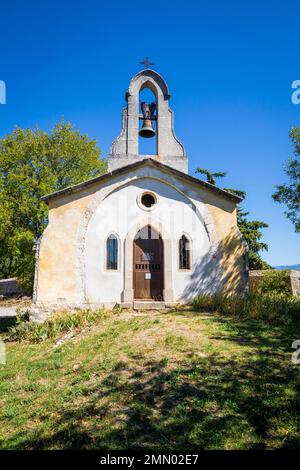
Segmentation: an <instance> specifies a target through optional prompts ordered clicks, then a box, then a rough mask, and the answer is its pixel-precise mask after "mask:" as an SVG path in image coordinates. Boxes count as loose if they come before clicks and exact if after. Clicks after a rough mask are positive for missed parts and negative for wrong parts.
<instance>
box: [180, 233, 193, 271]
mask: <svg viewBox="0 0 300 470" xmlns="http://www.w3.org/2000/svg"><path fill="white" fill-rule="evenodd" d="M179 269H191V254H190V241H189V240H188V238H187V237H186V236H185V235H182V237H181V238H180V240H179Z"/></svg>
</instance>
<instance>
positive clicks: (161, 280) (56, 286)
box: [34, 70, 248, 318]
mask: <svg viewBox="0 0 300 470" xmlns="http://www.w3.org/2000/svg"><path fill="white" fill-rule="evenodd" d="M145 87H149V88H150V89H151V90H152V91H153V93H154V95H155V97H156V106H157V107H156V109H157V115H156V116H155V120H156V126H157V127H156V133H157V155H152V156H149V155H142V156H141V155H138V132H139V123H140V121H141V119H143V117H142V118H141V116H140V114H139V110H138V106H139V93H140V91H141V89H143V88H145ZM126 99H127V106H126V107H125V108H124V110H123V125H122V131H121V134H120V135H119V137H118V138H117V139H116V140H115V141H114V143H113V144H112V147H111V153H110V155H109V158H108V167H109V168H108V169H109V173H107V174H105V175H102V176H99V177H96V178H94V179H93V180H90V181H86V182H83V183H81V184H78V185H76V186H73V187H70V188H66V189H63V190H61V191H58V192H56V193H53V194H50V195H48V196H45V197H44V200H45V201H46V202H47V203H48V204H49V224H48V226H47V228H46V230H45V232H44V234H43V237H42V240H41V243H40V245H39V247H38V249H37V263H36V275H35V287H34V303H35V305H36V307H37V309H36V312H37V313H36V315H37V316H38V315H39V314H40V313H39V312H47V311H48V312H49V311H51V309H53V308H56V307H58V306H70V307H87V306H95V307H98V306H105V307H113V306H114V305H116V304H121V305H126V306H131V305H133V303H134V301H135V300H136V299H137V298H138V299H139V300H141V299H143V295H144V292H146V291H145V289H147V288H148V287H147V286H150V290H149V291H147V292H148V294H149V295H147V296H145V300H146V299H149V298H152V299H153V300H158V298H159V300H160V301H163V302H164V303H165V304H175V303H177V302H189V301H191V300H192V299H193V298H194V297H195V296H196V295H198V294H201V293H209V294H212V293H217V292H227V293H235V292H244V291H245V289H246V288H247V280H248V276H247V274H248V265H247V248H246V246H245V243H244V242H243V240H242V237H241V234H240V232H239V230H238V227H237V221H236V205H237V203H238V202H239V198H237V197H236V196H234V195H232V194H229V193H227V192H226V191H223V190H221V189H219V188H216V187H215V186H213V185H211V184H209V183H206V182H203V181H201V180H198V179H197V178H194V177H191V176H189V175H188V174H187V157H186V154H185V151H184V147H183V145H182V144H181V143H180V141H179V140H178V139H177V138H176V136H175V133H174V129H173V114H172V111H171V110H170V109H169V105H168V103H169V99H170V94H169V92H168V88H167V85H166V84H165V82H164V80H163V79H162V77H161V76H160V75H158V74H157V73H156V72H153V71H151V70H146V71H143V72H140V73H139V74H137V75H136V76H135V77H134V78H133V79H132V81H131V83H130V87H129V90H128V92H127V94H126ZM145 196H147V197H146V199H145ZM147 198H148V199H149V198H150V200H151V201H152V202H151V203H150V204H147V203H146V202H147ZM148 202H149V201H148ZM145 227H146V228H147V230H148V229H149V230H153V234H154V235H155V234H156V235H155V236H156V238H157V242H155V241H154V239H155V236H154V237H153V236H152V235H151V236H150V241H144V239H143V237H140V236H139V234H140V232H139V231H140V230H141V229H143V228H145ZM151 240H152V241H151ZM180 240H181V241H180ZM147 243H148V246H150V248H147ZM148 281H149V284H148ZM158 294H159V295H158ZM36 318H37V317H36ZM43 318H44V317H43Z"/></svg>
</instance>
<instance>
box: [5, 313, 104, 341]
mask: <svg viewBox="0 0 300 470" xmlns="http://www.w3.org/2000/svg"><path fill="white" fill-rule="evenodd" d="M107 315H108V312H107V311H105V310H76V311H65V310H64V311H60V312H56V313H54V314H53V315H51V316H50V317H49V318H48V319H47V320H46V321H45V322H44V323H34V322H30V321H28V317H27V318H26V317H23V319H22V317H20V318H19V319H18V321H17V325H16V326H13V327H11V328H9V336H8V341H22V340H27V341H29V342H31V343H39V342H42V341H45V340H47V339H52V338H56V337H58V336H59V335H60V334H62V333H65V332H68V331H73V330H76V329H78V328H84V327H86V326H89V325H91V324H93V323H96V322H97V321H99V320H100V319H101V318H103V317H106V316H107Z"/></svg>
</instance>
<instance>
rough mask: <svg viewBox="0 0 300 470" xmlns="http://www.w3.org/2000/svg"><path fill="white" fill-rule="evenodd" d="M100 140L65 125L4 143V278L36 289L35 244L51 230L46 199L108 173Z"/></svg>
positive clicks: (0, 258) (0, 165) (0, 193)
mask: <svg viewBox="0 0 300 470" xmlns="http://www.w3.org/2000/svg"><path fill="white" fill-rule="evenodd" d="M99 155H100V151H99V149H98V148H97V146H96V142H95V141H94V140H91V139H89V138H88V137H87V136H86V135H82V134H80V133H79V132H78V131H77V130H76V129H74V127H73V126H72V125H71V124H69V123H65V122H60V123H58V124H57V125H56V126H55V127H54V129H53V130H52V131H51V132H50V133H47V132H44V131H42V130H40V129H35V130H30V129H20V128H17V129H15V130H14V131H13V132H12V133H11V134H10V135H8V136H6V137H4V138H3V139H2V140H0V278H2V277H3V278H6V277H10V276H16V277H18V278H19V279H20V280H21V281H22V282H23V284H24V285H25V286H26V287H30V286H31V285H32V280H33V272H34V253H33V245H34V243H35V242H36V241H37V239H38V238H39V237H40V236H41V234H42V233H43V230H44V228H45V227H46V225H47V214H48V208H47V205H46V204H45V203H44V202H42V201H41V197H42V196H43V195H45V194H48V193H51V192H54V191H57V190H59V189H62V188H65V187H66V186H70V185H73V184H76V183H79V182H81V181H83V180H86V179H88V178H92V177H94V176H96V175H99V174H101V173H103V172H104V171H105V170H106V163H105V161H104V160H100V159H99Z"/></svg>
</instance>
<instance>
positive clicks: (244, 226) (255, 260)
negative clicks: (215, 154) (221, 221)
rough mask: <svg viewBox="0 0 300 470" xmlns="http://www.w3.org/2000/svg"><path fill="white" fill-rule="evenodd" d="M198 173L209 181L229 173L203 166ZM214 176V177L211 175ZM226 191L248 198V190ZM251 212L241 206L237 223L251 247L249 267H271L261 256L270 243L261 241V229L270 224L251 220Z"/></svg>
mask: <svg viewBox="0 0 300 470" xmlns="http://www.w3.org/2000/svg"><path fill="white" fill-rule="evenodd" d="M199 170H201V171H199ZM196 173H201V174H203V175H206V179H207V182H211V181H214V183H212V184H215V180H214V177H221V178H222V177H224V176H226V174H227V173H225V172H217V173H211V172H210V171H208V170H205V169H203V168H201V169H199V168H197V169H196ZM211 176H213V178H212V177H211ZM224 190H225V191H228V192H230V193H232V194H235V195H236V196H238V197H239V198H241V199H242V200H244V199H245V198H246V192H245V191H242V190H240V189H231V188H224ZM248 215H249V212H245V211H243V210H242V209H241V207H240V206H238V208H237V224H238V227H239V230H240V231H241V233H242V235H243V237H244V239H245V241H246V242H247V245H248V248H249V268H250V269H269V268H271V266H270V265H269V264H268V263H266V261H264V260H263V259H262V258H261V256H260V251H264V250H265V251H267V250H268V245H267V244H266V243H265V242H263V241H261V239H262V237H263V233H262V231H261V229H262V228H267V227H268V224H266V223H265V222H261V221H259V220H249V219H248V218H247V217H248Z"/></svg>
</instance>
